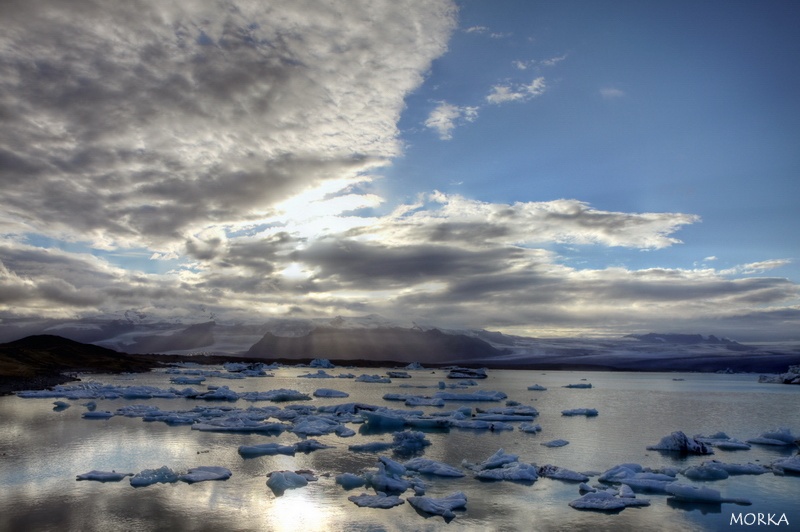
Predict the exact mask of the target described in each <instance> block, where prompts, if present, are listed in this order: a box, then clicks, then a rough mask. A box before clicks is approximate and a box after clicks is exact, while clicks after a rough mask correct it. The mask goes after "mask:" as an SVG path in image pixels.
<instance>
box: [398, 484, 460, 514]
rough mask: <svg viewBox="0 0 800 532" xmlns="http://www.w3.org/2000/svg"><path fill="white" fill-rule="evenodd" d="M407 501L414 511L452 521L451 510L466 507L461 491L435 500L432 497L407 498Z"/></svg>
mask: <svg viewBox="0 0 800 532" xmlns="http://www.w3.org/2000/svg"><path fill="white" fill-rule="evenodd" d="M407 500H408V504H410V505H411V506H413V507H414V508H415V509H416V510H419V511H420V512H424V513H428V514H434V515H441V516H442V517H444V518H445V520H448V519H453V518H454V517H455V516H456V514H455V513H454V512H453V510H458V509H462V508H466V507H467V496H466V495H464V492H462V491H457V492H455V493H452V494H450V495H448V496H447V497H441V498H437V499H435V498H433V497H409V498H408V499H407Z"/></svg>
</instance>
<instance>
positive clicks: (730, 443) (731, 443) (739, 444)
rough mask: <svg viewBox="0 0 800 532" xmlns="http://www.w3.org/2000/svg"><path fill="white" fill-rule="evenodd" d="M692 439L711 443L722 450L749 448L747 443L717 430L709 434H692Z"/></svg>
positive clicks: (743, 449)
mask: <svg viewBox="0 0 800 532" xmlns="http://www.w3.org/2000/svg"><path fill="white" fill-rule="evenodd" d="M694 439H695V440H697V441H699V442H702V443H707V444H709V445H713V446H714V447H716V448H717V449H722V450H723V451H739V450H742V451H746V450H748V449H750V448H751V446H750V444H749V443H745V442H743V441H740V440H737V439H735V438H731V437H730V436H728V435H727V434H725V433H724V432H717V433H714V434H711V435H710V436H703V435H702V434H698V435H695V436H694Z"/></svg>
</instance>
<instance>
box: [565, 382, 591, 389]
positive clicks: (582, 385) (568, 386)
mask: <svg viewBox="0 0 800 532" xmlns="http://www.w3.org/2000/svg"><path fill="white" fill-rule="evenodd" d="M591 387H592V385H591V384H590V383H588V382H581V383H578V384H567V385H566V386H563V388H583V389H588V388H591Z"/></svg>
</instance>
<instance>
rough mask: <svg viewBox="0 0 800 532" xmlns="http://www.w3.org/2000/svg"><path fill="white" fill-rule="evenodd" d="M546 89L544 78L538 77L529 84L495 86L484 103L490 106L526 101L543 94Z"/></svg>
mask: <svg viewBox="0 0 800 532" xmlns="http://www.w3.org/2000/svg"><path fill="white" fill-rule="evenodd" d="M546 89H547V84H546V83H545V79H544V77H538V78H536V79H534V80H533V81H531V82H530V83H529V84H527V85H525V84H516V85H495V86H493V87H492V91H491V92H490V93H489V95H488V96H486V101H487V102H489V103H492V104H501V103H506V102H517V101H527V100H530V99H532V98H536V97H537V96H541V95H542V94H544V92H545V90H546Z"/></svg>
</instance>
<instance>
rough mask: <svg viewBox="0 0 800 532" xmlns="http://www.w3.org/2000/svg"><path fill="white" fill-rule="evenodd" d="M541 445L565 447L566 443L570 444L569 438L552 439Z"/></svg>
mask: <svg viewBox="0 0 800 532" xmlns="http://www.w3.org/2000/svg"><path fill="white" fill-rule="evenodd" d="M540 445H544V446H545V447H564V446H565V445H569V442H568V441H567V440H561V439H559V440H550V441H546V442H543V443H541V444H540Z"/></svg>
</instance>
